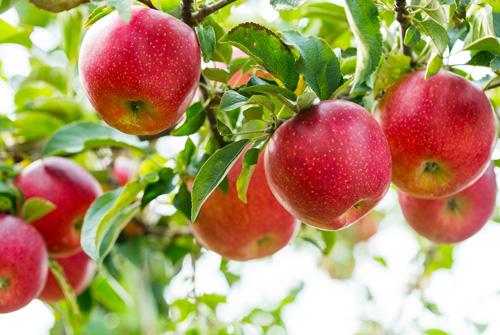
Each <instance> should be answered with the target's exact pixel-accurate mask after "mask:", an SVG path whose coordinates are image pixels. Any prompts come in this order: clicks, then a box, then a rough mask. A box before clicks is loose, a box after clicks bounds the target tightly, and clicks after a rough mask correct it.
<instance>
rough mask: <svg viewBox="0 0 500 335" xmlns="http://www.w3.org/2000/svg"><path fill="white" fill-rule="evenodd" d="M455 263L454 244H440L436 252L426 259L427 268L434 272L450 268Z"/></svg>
mask: <svg viewBox="0 0 500 335" xmlns="http://www.w3.org/2000/svg"><path fill="white" fill-rule="evenodd" d="M452 265H453V246H452V245H440V246H439V247H438V248H437V250H436V252H435V253H433V254H431V255H429V256H428V257H427V259H426V270H427V271H429V272H434V271H436V270H439V269H450V268H451V266H452Z"/></svg>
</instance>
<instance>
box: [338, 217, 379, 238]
mask: <svg viewBox="0 0 500 335" xmlns="http://www.w3.org/2000/svg"><path fill="white" fill-rule="evenodd" d="M383 218H384V214H382V213H380V212H377V211H375V210H373V211H371V212H370V213H368V214H367V215H366V216H364V217H363V218H361V220H359V221H358V222H357V223H356V224H355V225H352V226H349V228H347V229H346V230H344V231H343V232H344V234H345V235H344V236H346V237H347V238H348V239H349V240H351V241H352V242H353V243H358V242H366V241H368V240H369V239H370V238H371V237H372V236H373V235H375V233H377V231H378V227H379V225H380V221H382V219H383Z"/></svg>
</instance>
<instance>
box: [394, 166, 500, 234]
mask: <svg viewBox="0 0 500 335" xmlns="http://www.w3.org/2000/svg"><path fill="white" fill-rule="evenodd" d="M496 185H497V184H496V177H495V172H494V169H493V164H490V166H489V167H488V169H487V170H486V172H485V173H484V174H483V175H482V176H481V178H479V179H478V180H477V181H476V182H475V183H474V184H472V185H471V186H469V187H468V188H466V189H465V190H463V191H461V192H459V193H457V194H455V195H452V196H450V197H446V198H440V199H422V198H417V197H413V196H411V195H408V194H405V193H403V192H401V191H400V192H399V204H400V206H401V210H402V211H403V215H404V217H405V219H406V221H407V222H408V224H409V225H410V226H411V227H412V228H413V229H414V230H415V231H416V232H417V233H419V234H420V235H422V236H424V237H426V238H428V239H429V240H431V241H434V242H436V243H456V242H461V241H463V240H465V239H467V238H469V237H471V236H472V235H474V234H475V233H477V232H478V231H479V230H480V229H481V228H482V227H483V226H484V225H485V224H486V223H487V222H488V220H489V219H491V218H492V216H493V214H494V212H495V201H496V195H497V186H496Z"/></svg>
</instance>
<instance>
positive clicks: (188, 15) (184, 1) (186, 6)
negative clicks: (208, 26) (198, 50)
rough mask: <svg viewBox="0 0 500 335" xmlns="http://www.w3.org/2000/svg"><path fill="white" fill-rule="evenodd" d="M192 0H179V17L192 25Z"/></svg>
mask: <svg viewBox="0 0 500 335" xmlns="http://www.w3.org/2000/svg"><path fill="white" fill-rule="evenodd" d="M192 10H193V0H181V18H182V21H183V22H184V23H185V24H187V25H188V26H190V27H192V26H193V23H194V21H193V13H192Z"/></svg>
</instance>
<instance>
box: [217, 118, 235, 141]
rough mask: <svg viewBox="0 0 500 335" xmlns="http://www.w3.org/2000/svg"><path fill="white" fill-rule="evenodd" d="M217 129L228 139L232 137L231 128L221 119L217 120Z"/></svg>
mask: <svg viewBox="0 0 500 335" xmlns="http://www.w3.org/2000/svg"><path fill="white" fill-rule="evenodd" d="M217 130H218V131H219V133H220V134H221V135H222V136H225V137H227V139H228V140H231V139H232V138H233V137H234V135H233V132H232V130H231V128H229V127H228V126H226V125H225V124H224V122H222V121H221V120H217Z"/></svg>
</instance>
